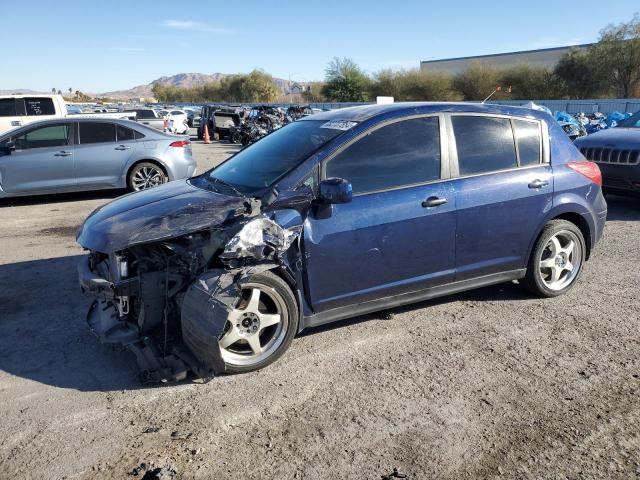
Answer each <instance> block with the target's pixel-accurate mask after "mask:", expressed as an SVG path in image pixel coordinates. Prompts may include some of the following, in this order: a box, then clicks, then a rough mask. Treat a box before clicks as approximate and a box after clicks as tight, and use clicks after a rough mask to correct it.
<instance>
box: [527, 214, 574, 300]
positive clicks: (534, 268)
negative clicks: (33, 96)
mask: <svg viewBox="0 0 640 480" xmlns="http://www.w3.org/2000/svg"><path fill="white" fill-rule="evenodd" d="M585 257H586V245H585V240H584V236H583V235H582V232H581V231H580V229H579V228H578V227H577V226H576V225H575V224H573V223H571V222H568V221H566V220H551V221H550V222H549V223H547V224H546V225H545V227H544V229H543V230H542V233H541V234H540V237H539V238H538V241H537V242H536V245H535V247H534V249H533V252H532V253H531V258H530V259H529V264H528V266H527V274H526V276H525V278H524V279H523V281H522V283H523V285H524V286H525V287H526V288H527V289H528V290H530V291H531V292H533V293H535V294H536V295H539V296H542V297H556V296H558V295H562V294H563V293H565V292H566V291H568V290H569V289H570V288H571V287H573V285H575V283H576V280H577V279H578V277H579V276H580V273H581V272H582V264H583V263H584V261H585Z"/></svg>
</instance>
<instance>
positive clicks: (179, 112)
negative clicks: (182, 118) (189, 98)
mask: <svg viewBox="0 0 640 480" xmlns="http://www.w3.org/2000/svg"><path fill="white" fill-rule="evenodd" d="M171 115H182V112H181V111H180V110H174V111H173V112H171Z"/></svg>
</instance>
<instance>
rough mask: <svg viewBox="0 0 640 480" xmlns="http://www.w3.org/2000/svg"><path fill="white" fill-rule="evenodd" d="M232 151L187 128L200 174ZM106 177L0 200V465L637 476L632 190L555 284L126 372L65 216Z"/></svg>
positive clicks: (637, 244)
mask: <svg viewBox="0 0 640 480" xmlns="http://www.w3.org/2000/svg"><path fill="white" fill-rule="evenodd" d="M234 150H235V148H234V147H233V146H230V145H228V144H212V145H202V144H199V143H195V144H194V155H195V156H196V158H198V160H199V164H200V166H199V170H200V171H202V170H204V169H205V168H208V167H209V166H212V165H215V164H216V163H217V162H219V161H220V160H221V159H223V158H225V157H226V156H227V155H228V154H230V153H231V152H232V151H234ZM120 193H121V192H113V193H112V192H109V193H104V192H103V193H92V194H76V195H63V196H55V197H53V196H51V197H42V198H33V199H21V200H11V201H4V202H1V203H0V224H1V225H2V230H1V231H0V239H1V240H0V242H1V243H0V244H1V245H2V248H1V249H0V286H1V287H2V288H0V405H2V412H3V414H2V416H1V417H0V478H38V479H48V478H55V479H58V478H74V479H75V478H135V477H134V476H137V477H138V478H140V477H142V476H144V475H145V473H147V472H151V473H155V472H160V474H163V475H164V477H163V478H172V477H173V476H174V472H175V478H202V479H205V478H217V479H223V478H243V479H244V478H282V479H285V478H309V479H316V478H317V479H329V478H331V479H333V478H335V479H343V478H354V479H380V478H381V477H383V476H389V475H392V473H393V471H394V468H397V471H398V472H399V474H404V475H406V478H408V479H431V478H439V479H467V478H468V479H475V478H497V477H500V478H519V479H520V478H531V479H541V478H545V479H546V478H549V479H556V478H557V479H565V478H569V479H578V478H588V479H603V478H621V479H622V478H624V479H629V478H640V429H639V427H638V425H640V400H639V395H638V394H639V393H640V379H639V378H640V377H639V376H640V368H639V367H640V359H639V358H640V357H639V353H638V352H639V351H640V348H639V347H640V335H639V334H638V331H639V330H638V327H639V323H640V295H639V293H638V292H639V291H640V276H639V274H638V262H639V261H640V240H639V239H638V238H639V237H638V233H639V231H638V226H639V224H638V221H640V201H637V200H633V199H625V198H621V197H610V198H608V201H609V208H610V210H609V212H610V217H609V222H608V223H607V227H606V232H605V238H604V240H603V242H602V243H601V244H600V245H599V248H598V249H597V250H596V252H595V253H594V255H593V257H592V260H591V261H590V262H588V263H587V265H586V267H585V270H584V273H583V275H582V278H581V280H580V282H579V285H577V286H576V288H574V289H573V290H572V291H571V292H570V293H569V294H567V295H565V296H563V297H560V298H557V299H547V300H540V299H537V298H532V297H531V296H529V295H527V294H525V293H523V292H522V291H521V290H520V289H519V288H518V287H517V285H513V284H505V285H499V286H495V287H490V288H484V289H481V290H477V291H473V292H469V293H465V294H461V295H456V296H452V297H447V298H443V299H440V300H437V301H431V302H425V303H421V304H418V305H414V306H410V307H404V308H399V309H395V310H393V311H392V312H391V314H385V315H382V314H380V315H369V316H366V317H361V318H358V319H354V320H351V321H345V322H341V323H339V324H336V325H333V326H331V327H329V328H321V329H315V330H313V331H310V332H308V333H305V334H303V335H301V336H300V337H299V338H298V339H296V341H294V343H293V345H292V347H291V349H290V350H289V352H288V353H286V354H285V356H284V357H283V358H282V359H281V360H280V361H278V362H277V363H276V364H274V365H272V366H270V367H268V368H266V369H264V370H262V371H259V372H254V373H250V374H244V375H236V376H222V377H218V378H215V379H213V380H212V381H211V382H209V383H206V384H203V383H197V382H189V383H181V384H172V385H162V386H154V387H143V386H141V385H140V384H139V383H138V382H137V380H136V371H135V362H134V360H133V358H132V357H131V356H130V355H129V354H128V353H125V352H121V351H120V350H118V349H112V348H108V347H105V346H101V345H100V344H99V343H98V342H97V340H96V339H95V338H94V337H92V336H91V335H90V334H89V333H88V331H87V328H86V327H85V323H84V318H85V314H86V310H87V307H88V304H89V302H88V300H87V299H86V298H85V297H83V296H82V295H81V294H80V292H79V289H78V286H77V280H76V273H75V264H76V262H77V261H78V259H79V258H80V257H79V256H80V255H81V254H82V251H81V249H80V248H79V247H78V246H77V245H76V244H75V241H74V233H75V230H76V228H77V227H78V225H79V224H80V223H81V222H82V220H83V219H84V218H85V217H86V215H87V214H88V213H90V212H91V211H92V210H93V209H94V208H96V207H97V206H99V205H101V204H103V203H105V202H107V201H109V200H111V199H112V198H115V197H116V196H117V195H119V194H120ZM129 475H131V477H129ZM154 478H155V477H154ZM389 478H394V477H393V476H391V477H389Z"/></svg>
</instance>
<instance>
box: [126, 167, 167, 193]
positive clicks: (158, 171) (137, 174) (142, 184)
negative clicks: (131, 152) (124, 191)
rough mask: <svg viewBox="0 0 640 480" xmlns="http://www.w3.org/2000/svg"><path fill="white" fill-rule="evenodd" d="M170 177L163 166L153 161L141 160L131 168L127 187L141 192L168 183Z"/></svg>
mask: <svg viewBox="0 0 640 480" xmlns="http://www.w3.org/2000/svg"><path fill="white" fill-rule="evenodd" d="M168 181H169V178H168V177H167V174H166V173H165V172H164V170H162V168H161V167H160V166H159V165H158V164H156V163H152V162H140V163H138V164H136V165H134V167H133V168H132V169H131V171H130V172H129V176H128V177H127V187H128V188H129V190H130V191H132V192H139V191H141V190H146V189H148V188H153V187H157V186H158V185H162V184H163V183H167V182H168Z"/></svg>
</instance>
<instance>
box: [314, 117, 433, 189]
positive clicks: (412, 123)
mask: <svg viewBox="0 0 640 480" xmlns="http://www.w3.org/2000/svg"><path fill="white" fill-rule="evenodd" d="M325 176H326V177H327V178H329V177H339V178H344V179H345V180H347V181H349V182H351V185H352V186H353V193H354V194H357V193H367V192H373V191H378V190H386V189H390V188H396V187H401V186H404V185H412V184H418V183H425V182H430V181H433V180H438V179H439V178H440V128H439V121H438V118H437V117H426V118H414V119H411V120H403V121H400V122H395V123H392V124H390V125H386V126H384V127H381V128H378V129H377V130H374V131H372V132H371V133H369V134H368V135H367V136H365V137H363V138H361V139H359V140H358V141H356V142H355V143H353V144H352V145H350V146H349V147H347V148H346V149H345V150H343V151H342V152H340V153H339V154H338V155H336V156H335V157H334V158H333V159H331V160H330V161H329V162H327V165H326V170H325Z"/></svg>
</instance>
